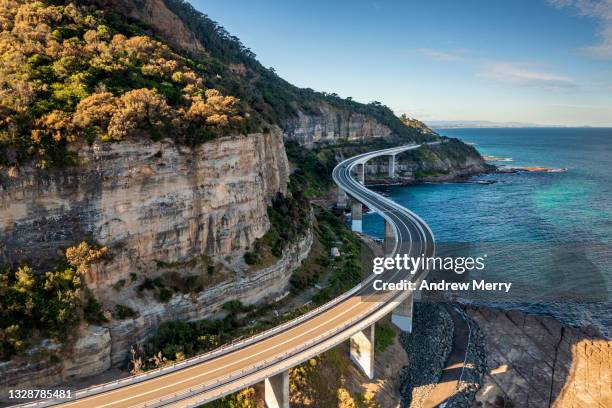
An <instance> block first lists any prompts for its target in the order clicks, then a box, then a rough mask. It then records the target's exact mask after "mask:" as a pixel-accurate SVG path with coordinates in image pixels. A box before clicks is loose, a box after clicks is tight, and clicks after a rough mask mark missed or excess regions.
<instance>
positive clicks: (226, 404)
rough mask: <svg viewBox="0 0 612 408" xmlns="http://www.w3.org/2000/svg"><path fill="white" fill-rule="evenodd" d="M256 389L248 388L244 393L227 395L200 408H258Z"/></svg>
mask: <svg viewBox="0 0 612 408" xmlns="http://www.w3.org/2000/svg"><path fill="white" fill-rule="evenodd" d="M257 407H258V405H257V401H256V400H255V389H254V388H252V387H247V388H245V389H243V390H242V391H238V392H235V393H233V394H231V395H227V396H225V397H223V398H220V399H218V400H215V401H212V402H209V403H208V404H204V405H200V408H257Z"/></svg>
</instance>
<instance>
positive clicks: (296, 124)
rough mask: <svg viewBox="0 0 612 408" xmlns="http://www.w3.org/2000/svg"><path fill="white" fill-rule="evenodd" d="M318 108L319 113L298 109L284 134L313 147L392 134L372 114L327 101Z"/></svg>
mask: <svg viewBox="0 0 612 408" xmlns="http://www.w3.org/2000/svg"><path fill="white" fill-rule="evenodd" d="M318 110H319V112H318V113H316V114H305V113H304V112H301V111H298V116H297V118H295V119H291V120H288V121H286V122H285V123H284V124H283V128H284V130H285V137H286V138H287V139H288V140H294V141H296V142H298V143H299V144H301V145H302V146H306V147H312V146H314V145H315V144H317V143H334V142H337V141H338V140H351V141H356V140H357V141H364V142H367V141H369V140H371V139H373V138H377V137H388V136H391V135H392V133H393V132H392V131H391V129H389V128H388V127H387V126H385V125H383V124H381V123H379V122H378V121H376V119H374V118H373V117H371V116H367V115H363V114H361V113H354V112H351V111H349V110H341V109H337V108H334V107H332V106H329V105H326V104H322V105H321V106H320V107H319V108H318Z"/></svg>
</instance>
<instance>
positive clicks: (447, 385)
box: [422, 306, 470, 408]
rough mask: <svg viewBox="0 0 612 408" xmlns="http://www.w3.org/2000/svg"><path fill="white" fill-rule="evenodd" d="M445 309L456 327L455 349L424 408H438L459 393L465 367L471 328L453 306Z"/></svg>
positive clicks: (452, 350)
mask: <svg viewBox="0 0 612 408" xmlns="http://www.w3.org/2000/svg"><path fill="white" fill-rule="evenodd" d="M445 308H446V310H447V311H448V313H449V314H450V315H451V318H452V319H453V324H454V326H455V331H454V336H453V348H452V349H451V352H450V354H449V356H448V359H447V360H446V366H445V367H444V368H443V369H442V377H441V378H440V381H439V382H438V384H436V387H435V388H434V389H433V391H432V392H431V394H429V396H428V397H427V399H426V400H425V402H424V403H423V405H422V407H423V408H433V407H437V406H439V405H440V404H441V403H443V402H444V401H446V400H447V399H449V398H450V397H451V396H453V395H454V394H455V392H457V385H458V384H459V379H460V378H461V373H462V371H463V367H464V362H465V355H466V352H467V346H468V342H469V333H470V328H469V326H468V324H467V322H466V321H465V320H464V319H463V317H461V315H460V314H459V313H458V312H457V311H456V310H455V309H454V308H453V307H452V306H445Z"/></svg>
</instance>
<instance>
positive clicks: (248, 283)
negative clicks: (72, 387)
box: [0, 231, 313, 401]
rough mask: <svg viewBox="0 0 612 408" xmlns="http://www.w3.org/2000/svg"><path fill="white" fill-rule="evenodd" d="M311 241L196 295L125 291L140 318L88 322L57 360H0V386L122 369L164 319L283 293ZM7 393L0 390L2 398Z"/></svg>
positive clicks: (201, 314) (36, 384)
mask: <svg viewBox="0 0 612 408" xmlns="http://www.w3.org/2000/svg"><path fill="white" fill-rule="evenodd" d="M312 242H313V236H312V232H311V231H309V233H308V234H307V235H306V236H304V237H303V238H302V239H300V240H299V241H298V242H296V243H295V244H293V245H291V246H289V247H288V248H287V249H286V250H285V251H284V253H283V256H282V258H281V259H279V260H278V262H276V263H274V264H273V265H271V266H269V267H267V268H263V269H261V270H258V271H256V272H253V273H250V274H248V275H246V276H243V277H240V278H236V279H230V280H227V281H225V282H222V283H221V284H218V285H215V286H214V287H211V288H209V289H206V290H204V291H202V292H199V293H197V294H190V295H188V294H176V295H174V296H173V297H172V299H170V301H169V302H168V303H159V302H157V301H155V300H153V299H150V298H149V299H146V298H138V297H135V296H129V295H128V296H126V295H125V294H123V295H124V296H125V299H124V304H126V305H129V306H130V307H131V308H133V309H135V310H137V311H138V312H139V316H138V317H136V318H131V319H126V320H119V321H117V320H113V321H111V322H110V323H108V324H105V327H100V326H87V327H86V328H84V329H83V330H82V333H80V335H79V339H78V341H77V342H76V343H75V344H74V346H73V347H72V348H71V349H70V350H69V351H68V352H65V353H64V354H65V355H62V358H61V360H60V361H55V360H50V359H48V358H40V357H33V358H30V359H21V360H17V359H16V360H12V361H9V362H3V363H0V379H1V380H0V390H3V391H6V390H8V389H9V388H19V389H22V388H27V387H29V386H31V387H33V388H41V387H51V386H54V385H57V384H62V383H66V382H67V381H72V380H75V379H81V378H84V377H89V376H93V375H97V374H100V373H102V372H103V371H105V370H107V369H109V368H110V367H111V366H113V367H119V368H122V369H126V368H127V362H128V358H129V353H130V349H131V347H132V345H134V344H137V343H142V342H144V341H146V340H147V339H148V338H149V337H150V336H151V335H153V334H154V333H155V331H156V330H157V328H158V327H159V325H160V323H162V322H164V321H169V320H184V321H193V320H201V319H205V318H219V317H221V316H223V312H222V310H221V309H222V306H223V304H224V303H226V302H228V301H231V300H240V301H241V302H242V303H243V304H247V305H248V304H254V303H257V302H260V301H264V300H266V299H274V298H275V297H278V296H282V295H283V294H284V293H285V292H286V290H287V287H288V284H289V279H290V278H291V273H292V272H293V271H294V270H295V269H296V268H297V267H299V266H300V264H301V263H302V261H303V260H304V259H305V258H306V257H307V256H308V253H309V252H310V247H311V245H312ZM37 349H42V348H37ZM54 361H55V362H54ZM6 398H7V395H5V394H0V401H3V400H4V401H6Z"/></svg>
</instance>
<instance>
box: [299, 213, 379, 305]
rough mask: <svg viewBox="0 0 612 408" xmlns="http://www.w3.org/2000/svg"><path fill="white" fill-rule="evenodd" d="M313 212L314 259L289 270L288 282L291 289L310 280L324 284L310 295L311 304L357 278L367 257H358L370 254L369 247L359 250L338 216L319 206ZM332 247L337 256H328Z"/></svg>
mask: <svg viewBox="0 0 612 408" xmlns="http://www.w3.org/2000/svg"><path fill="white" fill-rule="evenodd" d="M315 215H316V220H317V222H316V224H315V226H314V232H315V236H316V239H317V242H318V243H319V244H320V245H321V247H322V251H320V255H319V256H318V257H317V258H316V260H315V267H313V266H312V265H306V266H305V267H302V268H299V269H298V270H297V271H295V272H294V273H293V275H292V276H291V285H292V287H293V290H294V291H299V290H303V289H305V288H306V287H309V286H312V285H314V284H321V285H322V286H324V287H323V289H322V290H320V291H318V292H317V293H316V294H315V295H314V296H313V298H312V301H313V303H314V304H315V305H320V304H323V303H325V302H327V301H329V300H331V299H333V298H334V297H336V296H338V295H340V294H342V293H344V292H346V291H347V290H349V289H350V288H352V287H353V286H355V285H356V284H358V283H359V282H361V280H362V278H363V272H362V265H367V260H362V259H361V257H362V256H364V257H369V256H371V254H370V253H369V251H367V252H365V253H362V244H361V241H360V240H359V238H358V237H357V236H355V235H354V234H353V233H351V232H350V231H349V230H348V229H347V228H346V226H345V225H344V224H343V221H342V219H341V218H339V217H337V216H336V215H334V214H333V213H332V212H330V211H328V210H326V209H324V208H321V207H315ZM333 247H339V250H340V254H341V256H340V257H338V258H335V259H331V258H330V252H331V249H332V248H333ZM362 261H363V262H362ZM330 271H331V273H329V272H330ZM325 274H328V276H327V277H326V281H322V278H323V277H324V276H325Z"/></svg>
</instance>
